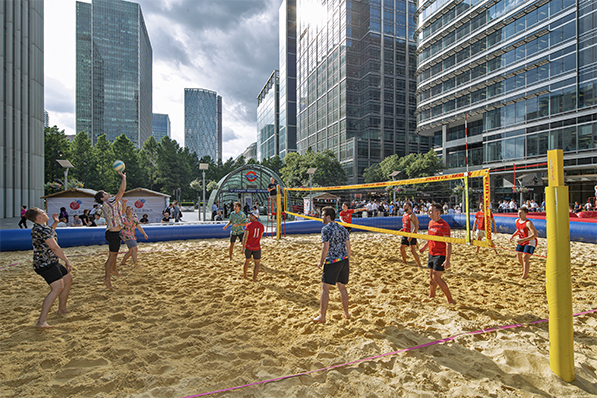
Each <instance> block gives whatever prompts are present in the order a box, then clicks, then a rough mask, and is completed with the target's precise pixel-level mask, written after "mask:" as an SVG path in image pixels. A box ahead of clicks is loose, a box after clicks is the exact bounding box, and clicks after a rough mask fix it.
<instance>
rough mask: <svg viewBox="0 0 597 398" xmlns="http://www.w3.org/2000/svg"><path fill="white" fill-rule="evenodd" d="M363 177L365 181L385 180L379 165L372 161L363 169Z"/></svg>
mask: <svg viewBox="0 0 597 398" xmlns="http://www.w3.org/2000/svg"><path fill="white" fill-rule="evenodd" d="M363 177H364V178H365V182H366V183H372V182H381V181H386V179H385V178H384V175H383V172H382V169H381V165H380V164H379V163H374V164H372V165H371V166H369V167H367V168H366V169H365V171H363Z"/></svg>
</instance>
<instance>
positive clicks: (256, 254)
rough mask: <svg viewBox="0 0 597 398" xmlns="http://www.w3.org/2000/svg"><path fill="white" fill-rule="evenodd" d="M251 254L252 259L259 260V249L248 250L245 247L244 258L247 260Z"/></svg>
mask: <svg viewBox="0 0 597 398" xmlns="http://www.w3.org/2000/svg"><path fill="white" fill-rule="evenodd" d="M251 256H253V260H261V249H259V250H249V249H247V248H245V258H246V259H247V260H248V259H250V258H251Z"/></svg>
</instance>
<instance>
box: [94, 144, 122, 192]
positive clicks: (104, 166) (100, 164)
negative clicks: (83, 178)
mask: <svg viewBox="0 0 597 398" xmlns="http://www.w3.org/2000/svg"><path fill="white" fill-rule="evenodd" d="M93 153H94V157H95V161H96V162H97V163H96V165H97V166H96V170H95V174H94V175H89V185H90V187H92V189H95V190H104V191H106V192H109V193H111V194H115V193H116V192H117V191H118V187H119V186H120V181H121V179H120V176H118V174H116V172H115V171H114V169H112V163H114V160H115V159H114V155H113V153H112V146H111V145H110V142H109V141H108V139H107V138H106V134H102V135H100V136H99V137H97V141H96V143H95V147H94V151H93ZM117 176H118V178H116V177H117Z"/></svg>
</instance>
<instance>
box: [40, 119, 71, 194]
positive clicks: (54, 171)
mask: <svg viewBox="0 0 597 398" xmlns="http://www.w3.org/2000/svg"><path fill="white" fill-rule="evenodd" d="M69 156H70V141H69V140H68V139H67V138H66V135H65V134H64V130H58V127H57V126H53V127H46V128H45V129H44V172H45V176H44V181H45V183H52V182H54V180H55V179H56V178H58V179H62V180H64V169H63V168H62V166H60V165H59V164H58V163H57V162H56V160H57V159H64V160H67V159H69Z"/></svg>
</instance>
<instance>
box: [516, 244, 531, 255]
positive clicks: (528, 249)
mask: <svg viewBox="0 0 597 398" xmlns="http://www.w3.org/2000/svg"><path fill="white" fill-rule="evenodd" d="M516 251H517V252H519V253H528V254H533V253H534V252H535V246H531V245H524V246H523V245H516Z"/></svg>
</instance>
